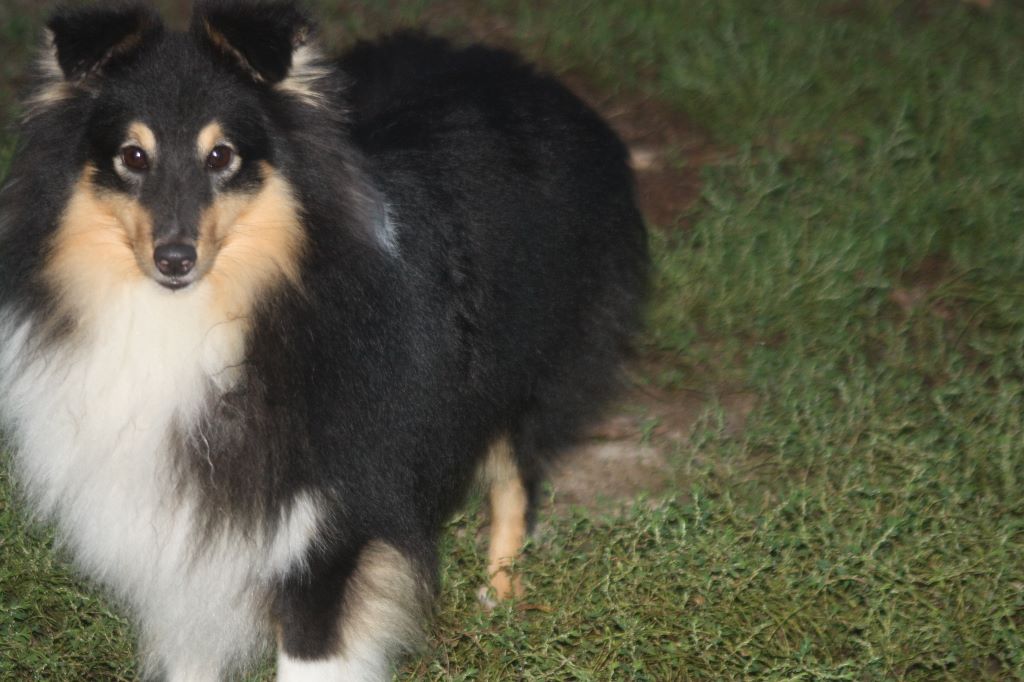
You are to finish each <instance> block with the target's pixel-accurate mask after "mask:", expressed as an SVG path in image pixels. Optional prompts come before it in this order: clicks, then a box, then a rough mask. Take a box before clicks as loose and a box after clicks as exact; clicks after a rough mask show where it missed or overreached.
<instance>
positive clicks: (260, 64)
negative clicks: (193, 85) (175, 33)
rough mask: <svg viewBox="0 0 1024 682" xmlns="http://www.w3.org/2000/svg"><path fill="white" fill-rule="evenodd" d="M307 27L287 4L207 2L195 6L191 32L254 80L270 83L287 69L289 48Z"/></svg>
mask: <svg viewBox="0 0 1024 682" xmlns="http://www.w3.org/2000/svg"><path fill="white" fill-rule="evenodd" d="M312 30H313V26H312V24H311V23H310V21H309V19H308V18H307V17H306V15H305V14H304V13H303V12H302V11H301V10H299V8H298V7H296V5H295V3H293V2H284V1H280V0H270V1H266V0H257V1H254V0H207V1H206V2H201V3H197V4H196V9H195V13H194V14H193V16H192V32H193V34H194V35H195V36H196V39H197V40H199V41H200V43H203V44H206V45H207V46H208V47H209V48H210V49H212V50H213V52H214V53H215V54H217V55H218V56H220V57H221V58H222V59H225V60H227V61H228V62H229V63H231V64H233V65H234V66H236V67H238V68H240V69H241V70H242V72H243V73H245V74H246V75H247V76H249V77H250V78H252V79H253V80H254V81H256V82H258V83H267V84H270V85H273V84H275V83H278V82H280V81H282V80H283V79H284V78H285V77H286V76H287V75H288V72H289V71H290V70H291V67H292V57H293V55H294V53H295V51H296V50H297V49H298V48H300V47H302V46H303V45H305V43H306V41H307V40H308V39H309V36H310V34H311V32H312Z"/></svg>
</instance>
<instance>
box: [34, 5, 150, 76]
mask: <svg viewBox="0 0 1024 682" xmlns="http://www.w3.org/2000/svg"><path fill="white" fill-rule="evenodd" d="M46 27H47V29H49V33H50V37H51V40H52V44H53V49H54V56H55V57H56V60H57V64H58V65H59V66H60V70H61V71H62V72H63V74H64V77H65V78H66V79H68V80H79V79H81V78H83V77H85V76H88V75H91V74H95V73H100V72H102V71H103V70H105V69H107V68H110V67H112V66H114V65H116V64H118V63H120V62H123V61H126V60H128V59H130V58H131V57H132V56H133V55H135V54H136V53H137V52H138V50H139V49H140V48H141V47H142V46H143V45H145V44H146V43H147V42H148V41H151V40H153V39H154V38H156V37H158V36H159V35H160V33H161V32H162V31H163V24H162V23H161V21H160V17H159V16H157V14H156V13H155V12H154V11H153V10H152V9H149V8H148V7H145V6H144V5H141V4H139V5H120V6H117V5H115V6H113V7H107V8H102V7H89V8H84V9H66V10H63V11H60V12H57V13H56V14H55V15H54V16H53V17H52V18H51V19H50V21H49V22H48V23H47V25H46Z"/></svg>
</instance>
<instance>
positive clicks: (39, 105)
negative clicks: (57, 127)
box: [24, 29, 75, 119]
mask: <svg viewBox="0 0 1024 682" xmlns="http://www.w3.org/2000/svg"><path fill="white" fill-rule="evenodd" d="M36 68H37V69H38V70H39V73H40V75H41V77H42V78H41V80H42V83H41V85H40V86H39V87H38V88H36V90H35V91H34V92H32V93H31V94H29V96H28V99H26V100H25V105H24V106H25V113H24V117H25V119H29V118H32V117H33V116H36V115H38V114H40V113H42V112H43V111H45V110H47V109H49V108H50V107H52V106H55V105H57V104H60V103H61V102H63V101H64V100H67V99H70V98H71V97H72V96H73V95H74V94H75V88H74V86H72V85H71V84H70V83H68V82H67V81H66V80H64V72H63V71H61V68H60V64H59V63H58V62H57V48H56V47H55V46H54V43H53V32H52V31H50V30H49V29H47V30H46V38H45V45H44V47H43V49H42V50H41V51H40V54H39V60H38V62H37V64H36Z"/></svg>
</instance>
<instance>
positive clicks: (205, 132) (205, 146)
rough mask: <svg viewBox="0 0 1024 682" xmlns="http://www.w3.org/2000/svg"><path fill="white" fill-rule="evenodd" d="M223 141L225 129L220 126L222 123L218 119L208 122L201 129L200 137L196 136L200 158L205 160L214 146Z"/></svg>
mask: <svg viewBox="0 0 1024 682" xmlns="http://www.w3.org/2000/svg"><path fill="white" fill-rule="evenodd" d="M223 142H224V129H223V128H221V127H220V124H219V123H217V122H216V121H214V122H213V123H209V124H207V125H206V126H205V127H204V128H203V129H202V130H200V131H199V137H197V138H196V151H197V152H198V153H199V158H200V159H202V160H203V161H204V162H205V161H206V157H208V156H209V155H210V152H211V151H213V148H214V147H216V146H217V145H218V144H221V143H223Z"/></svg>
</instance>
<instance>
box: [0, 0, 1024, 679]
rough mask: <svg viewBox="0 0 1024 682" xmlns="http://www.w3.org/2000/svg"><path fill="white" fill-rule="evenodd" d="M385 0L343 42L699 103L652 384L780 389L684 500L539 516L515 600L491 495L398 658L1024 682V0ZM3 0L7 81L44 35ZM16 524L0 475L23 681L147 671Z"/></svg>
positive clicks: (679, 462) (457, 538) (721, 418)
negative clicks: (488, 527) (983, 0)
mask: <svg viewBox="0 0 1024 682" xmlns="http://www.w3.org/2000/svg"><path fill="white" fill-rule="evenodd" d="M391 4H392V3H387V2H382V1H380V2H365V3H362V4H360V5H359V6H358V7H357V8H356V9H355V10H354V11H353V12H352V13H349V14H346V15H342V14H341V13H340V12H339V11H338V10H335V9H330V10H328V12H327V15H328V19H329V30H328V31H327V36H328V37H329V39H330V40H332V41H333V42H344V41H346V40H350V39H351V38H352V37H353V36H355V35H365V34H368V33H371V32H373V31H376V30H379V29H382V28H386V27H388V26H390V25H392V24H393V23H394V22H395V21H400V22H403V23H413V22H416V21H418V20H420V19H429V20H430V21H431V22H433V24H434V25H435V26H436V27H439V28H440V29H442V30H444V31H446V32H450V33H453V34H459V33H461V32H465V31H468V30H469V28H467V27H470V28H476V29H477V30H479V26H480V25H484V26H491V25H497V26H500V27H501V29H500V30H501V35H500V37H501V38H502V39H503V40H507V41H511V42H514V43H515V44H517V45H518V46H520V48H521V49H522V50H523V51H525V52H526V53H527V54H529V55H530V56H531V57H533V58H535V59H538V60H541V61H542V62H543V63H544V64H545V65H546V66H547V67H548V68H550V69H552V70H555V71H558V72H563V73H572V74H583V75H585V77H586V78H587V79H588V81H589V82H591V83H593V84H595V85H596V87H598V88H600V89H602V90H603V91H604V92H605V93H608V94H609V95H610V96H611V97H612V98H613V99H616V98H618V99H621V100H622V101H633V100H634V99H635V98H636V97H637V96H638V95H643V96H646V97H652V98H654V99H655V100H657V101H659V102H661V103H662V106H664V107H665V108H666V110H675V111H679V112H683V113H684V114H685V115H687V116H689V117H690V118H691V120H692V121H693V122H694V123H695V124H696V125H697V126H699V127H700V128H702V129H703V130H705V131H707V134H708V135H709V137H710V139H711V140H712V143H713V144H714V145H715V148H716V149H717V151H718V153H717V154H715V155H714V158H715V160H714V161H713V162H711V163H710V164H708V165H706V166H704V167H703V168H702V169H701V174H702V181H703V188H702V192H701V196H700V199H699V202H698V204H697V205H696V206H695V207H693V208H692V209H690V210H689V211H688V212H687V215H686V216H685V218H686V220H685V223H686V224H687V225H688V227H687V228H686V229H685V230H668V229H664V228H665V227H666V226H654V228H655V229H654V232H653V247H654V257H655V263H656V269H657V277H656V297H655V301H654V303H653V305H652V309H651V316H650V317H651V323H650V329H649V331H648V333H647V335H646V337H645V339H644V346H645V349H646V351H647V352H648V353H649V354H650V355H651V356H654V357H657V358H658V362H659V363H660V364H661V366H662V368H661V371H659V372H652V373H651V374H650V376H648V377H647V380H648V381H650V382H652V383H655V384H657V385H659V387H660V388H662V389H664V390H672V389H676V388H681V387H683V386H690V387H692V386H696V387H699V388H702V389H705V390H707V391H708V392H710V393H712V394H714V393H715V392H717V391H719V390H720V389H721V390H724V387H737V386H739V387H742V388H743V389H744V390H746V391H750V392H752V393H754V394H756V395H757V397H758V404H757V408H756V409H755V411H754V412H753V414H752V415H751V417H750V419H749V420H748V422H747V424H746V427H745V429H743V430H742V432H740V433H739V434H737V433H736V432H735V431H734V430H732V429H729V428H727V426H726V419H725V415H724V414H723V412H722V411H721V410H719V409H717V408H716V407H715V406H714V405H711V406H710V407H709V410H708V412H707V413H706V415H705V416H704V418H703V419H701V420H700V421H699V422H698V424H697V425H696V426H695V427H694V428H693V430H692V433H691V434H690V437H689V439H688V440H687V441H686V442H685V443H683V444H676V445H675V446H673V447H674V450H673V462H674V480H675V488H674V490H673V491H671V492H670V494H669V495H668V496H667V498H666V499H657V500H641V501H638V502H637V503H636V504H634V505H633V506H631V507H630V508H629V509H627V510H626V511H624V512H622V513H611V512H609V513H607V514H600V513H596V512H584V511H582V510H581V511H577V512H574V513H573V514H572V515H570V516H568V517H549V518H547V519H546V520H545V523H544V524H543V525H542V533H541V534H540V535H539V536H538V537H537V538H536V539H535V540H534V541H533V542H532V544H531V546H530V547H529V548H528V551H527V556H526V558H525V560H524V562H523V570H524V572H525V576H526V579H527V581H528V583H529V584H530V586H531V590H530V596H529V598H528V600H527V601H526V602H525V603H523V604H520V605H518V606H515V607H509V608H504V609H499V610H498V611H496V612H495V613H494V614H486V613H483V612H482V611H481V610H480V609H479V607H478V606H477V604H476V602H475V598H474V592H475V588H476V586H477V585H478V584H479V583H480V582H481V581H482V579H483V575H484V572H485V570H484V566H483V564H482V562H481V558H480V555H479V550H478V547H477V541H476V533H477V530H478V526H479V523H480V521H479V520H478V515H476V514H473V513H472V511H473V510H472V509H470V510H469V511H467V513H466V514H465V515H463V516H460V517H459V518H457V519H455V520H454V521H453V523H452V526H451V532H450V533H449V534H448V536H447V537H446V539H445V544H446V551H445V552H444V554H443V556H444V557H445V564H444V573H443V581H444V590H443V597H442V600H441V603H440V604H439V614H438V619H437V623H436V624H435V626H434V628H433V630H432V633H433V634H432V638H431V641H430V647H429V649H428V650H427V651H426V652H425V653H424V654H423V655H422V656H421V657H420V658H418V659H416V660H413V661H410V662H408V665H407V666H406V667H405V669H404V670H403V671H402V672H401V674H400V675H399V677H400V679H436V680H447V679H454V680H459V679H462V680H499V679H531V680H567V679H574V680H605V679H608V680H611V679H638V680H643V679H648V680H711V679H715V680H718V679H764V680H883V679H885V680H888V679H896V680H943V679H944V680H1008V679H1024V646H1022V637H1021V628H1022V627H1024V513H1022V512H1024V495H1022V486H1021V483H1022V482H1024V429H1022V426H1024V305H1022V304H1024V284H1022V282H1024V279H1022V277H1021V273H1022V272H1024V231H1022V230H1021V225H1022V223H1024V165H1022V164H1021V159H1022V158H1024V125H1022V124H1021V123H1022V121H1024V80H1022V79H1021V78H1020V74H1021V73H1022V72H1024V40H1022V39H1021V37H1020V32H1019V30H1017V27H1019V26H1020V25H1021V20H1022V19H1024V12H1022V10H1021V8H1020V7H1019V6H1018V5H1017V4H1015V3H1012V2H1009V1H1002V2H1001V1H1000V0H996V2H995V6H994V8H993V9H992V11H987V12H986V11H978V10H974V9H971V7H970V6H969V5H968V4H967V3H961V2H954V1H952V0H950V1H948V2H941V1H939V0H934V1H930V2H929V1H926V0H919V1H914V2H895V1H893V2H870V1H861V2H856V1H855V2H838V1H836V2H797V1H795V0H782V1H780V2H777V3H759V2H755V1H754V0H718V1H715V2H711V1H705V2H699V1H697V0H692V1H689V0H688V1H687V2H679V0H650V1H649V2H646V3H632V2H627V1H626V0H606V1H605V2H601V3H594V2H588V3H583V2H580V3H541V2H524V1H520V0H517V1H516V2H512V1H511V0H487V1H486V2H484V3H477V4H475V5H473V9H471V10H466V11H460V10H463V9H465V8H463V7H462V4H461V3H453V2H447V3H444V2H434V3H431V2H418V3H411V4H409V5H406V6H405V7H404V8H403V9H402V11H401V16H400V17H398V19H395V17H394V16H393V15H391V14H389V12H388V10H389V9H390V7H389V6H390V5H391ZM28 7H29V5H27V4H26V5H25V8H28ZM332 7H333V5H332ZM11 8H14V9H6V8H3V9H0V19H4V21H0V25H2V26H5V27H7V28H5V29H2V30H3V31H7V32H6V33H2V34H0V35H2V37H3V40H0V44H2V45H3V46H4V48H3V49H4V50H5V53H4V57H5V59H4V61H3V63H4V64H5V66H4V67H3V69H5V70H4V71H3V75H4V77H9V76H10V74H11V73H15V72H16V69H15V68H14V67H13V66H8V65H10V64H12V63H13V62H16V61H17V59H19V58H21V59H22V60H23V55H24V53H23V49H24V47H25V46H27V45H28V44H30V42H31V40H32V38H31V36H32V31H31V30H30V29H28V28H25V27H26V26H28V25H31V24H26V23H25V21H27V20H25V21H23V20H22V19H20V18H19V17H22V16H27V15H22V14H20V13H18V12H17V5H16V4H12V5H11ZM32 11H33V12H35V13H36V14H38V10H34V9H33V10H32ZM4 12H8V15H6V16H5V15H3V13H4ZM493 17H499V19H498V20H494V21H491V22H490V23H483V24H481V22H483V21H484V20H485V19H487V20H488V21H490V20H491V19H493ZM22 63H23V61H22ZM5 106H6V105H5ZM9 145H10V142H9V141H4V142H2V143H0V150H3V149H6V148H9ZM663 151H664V155H665V158H666V159H668V161H669V163H677V164H686V163H687V162H688V161H687V155H686V153H685V151H684V150H681V149H679V150H673V149H667V150H663ZM650 437H652V438H657V436H650ZM663 445H664V444H663ZM9 487H10V486H9V484H8V482H7V481H6V480H5V481H4V482H3V486H2V488H3V489H4V490H8V489H9ZM19 518H20V517H19V516H17V515H16V514H15V511H14V510H12V509H11V505H10V503H9V502H8V501H7V500H6V498H0V679H30V678H32V676H33V675H35V679H55V680H65V679H66V680H71V679H131V677H132V674H133V672H132V670H133V668H132V659H131V653H130V651H131V639H130V634H129V632H128V628H127V626H126V625H125V623H124V622H123V621H122V620H120V619H119V618H117V617H116V616H115V615H113V613H112V612H111V611H110V610H109V607H108V606H107V605H105V604H104V603H103V602H102V601H100V600H98V599H97V598H96V597H95V596H92V594H91V593H90V592H89V591H88V590H83V589H82V588H81V587H80V586H79V585H78V584H77V583H76V582H75V580H74V579H73V578H72V577H70V576H69V574H68V572H67V570H66V569H65V568H64V567H63V564H62V563H60V562H59V561H55V560H54V559H53V558H52V557H53V555H52V554H51V552H50V551H49V548H48V546H47V545H48V544H49V537H48V536H47V535H46V533H45V531H43V530H40V529H30V528H29V527H27V526H26V524H25V523H24V522H23V521H21V520H19ZM268 675H269V673H267V672H264V673H263V676H264V677H266V676H268Z"/></svg>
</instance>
